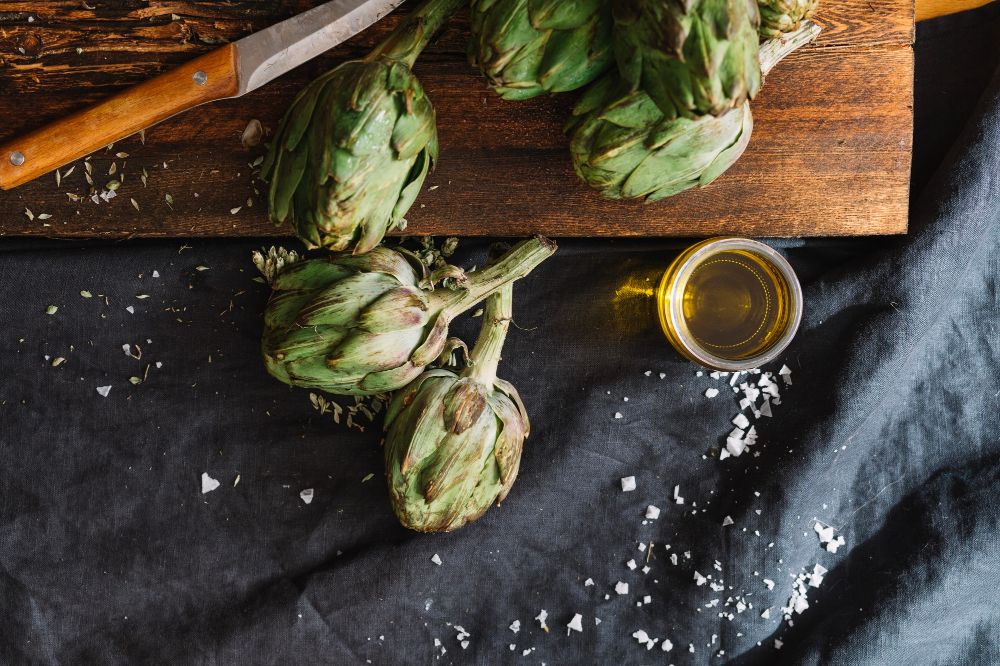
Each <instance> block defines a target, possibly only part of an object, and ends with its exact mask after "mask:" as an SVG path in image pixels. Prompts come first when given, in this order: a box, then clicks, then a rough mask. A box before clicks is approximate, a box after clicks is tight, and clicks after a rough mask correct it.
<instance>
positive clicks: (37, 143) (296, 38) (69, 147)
mask: <svg viewBox="0 0 1000 666" xmlns="http://www.w3.org/2000/svg"><path fill="white" fill-rule="evenodd" d="M403 1H404V0H330V1H329V2H327V3H325V4H322V5H319V6H317V7H314V8H313V9H310V10H308V11H306V12H304V13H302V14H299V15H297V16H293V17H292V18H290V19H287V20H285V21H282V22H281V23H277V24H275V25H273V26H271V27H270V28H266V29H265V30H261V31H260V32H256V33H254V34H252V35H249V36H247V37H244V38H243V39H240V40H239V41H236V42H233V43H231V44H227V45H226V46H223V47H222V48H219V49H216V50H215V51H212V52H210V53H207V54H205V55H203V56H201V57H199V58H196V59H194V60H192V61H191V62H189V63H186V64H184V65H181V66H179V67H177V68H175V69H172V70H169V71H167V72H165V73H164V74H161V75H159V76H157V77H155V78H153V79H150V80H149V81H146V82H144V83H141V84H139V85H137V86H135V87H133V88H129V89H128V90H125V91H123V92H121V93H119V94H118V95H115V96H114V97H111V98H109V99H107V100H104V101H102V102H100V103H98V104H97V105H95V106H92V107H90V108H88V109H84V110H82V111H79V112H77V113H75V114H73V115H70V116H68V117H66V118H63V119H62V120H58V121H56V122H54V123H52V124H50V125H47V126H45V127H42V128H41V129H38V130H35V131H33V132H31V133H29V134H26V135H24V136H22V137H19V138H16V139H13V140H11V141H8V142H7V143H5V144H3V145H2V146H0V189H3V190H9V189H12V188H14V187H17V186H18V185H22V184H24V183H26V182H28V181H31V180H34V179H35V178H38V177H39V176H42V175H44V174H46V173H48V172H50V171H52V170H53V169H57V168H59V167H62V166H64V165H66V164H68V163H70V162H72V161H74V160H77V159H80V158H81V157H84V156H86V155H88V154H90V153H92V152H93V151H95V150H97V149H99V148H103V147H104V146H107V145H108V144H111V143H114V142H115V141H118V140H120V139H123V138H125V137H127V136H130V135H132V134H135V133H136V132H138V131H140V130H143V129H146V128H148V127H151V126H153V125H155V124H157V123H159V122H162V121H164V120H166V119H167V118H170V117H172V116H174V115H177V114H178V113H182V112H184V111H187V110H189V109H192V108H194V107H196V106H200V105H202V104H206V103H208V102H214V101H217V100H221V99H228V98H232V97H240V96H242V95H245V94H247V93H249V92H252V91H254V90H256V89H258V88H260V87H261V86H263V85H265V84H266V83H268V82H270V81H273V80H274V79H276V78H277V77H279V76H281V75H282V74H284V73H286V72H288V71H289V70H291V69H294V68H295V67H298V66H299V65H301V64H303V63H305V62H307V61H309V60H312V59H313V58H315V57H316V56H318V55H320V54H321V53H323V52H324V51H327V50H329V49H331V48H333V47H334V46H337V45H338V44H340V43H342V42H344V41H346V40H348V39H350V38H351V37H353V36H354V35H356V34H358V33H359V32H362V31H363V30H365V29H366V28H368V27H369V26H371V25H372V24H374V23H376V22H377V21H379V20H380V19H382V18H383V17H385V16H386V15H387V14H389V13H390V12H392V11H393V10H394V9H396V8H397V7H398V6H399V5H401V4H403Z"/></svg>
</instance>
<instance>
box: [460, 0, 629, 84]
mask: <svg viewBox="0 0 1000 666" xmlns="http://www.w3.org/2000/svg"><path fill="white" fill-rule="evenodd" d="M469 61H470V62H471V63H472V64H473V65H474V66H476V67H479V69H480V71H482V73H483V75H484V76H485V77H486V78H487V79H488V80H489V82H490V85H492V86H493V88H494V89H495V90H496V91H497V92H498V93H499V94H500V96H501V97H503V98H504V99H510V100H521V99H528V98H530V97H535V96H537V95H541V94H542V93H546V92H548V93H558V92H567V91H570V90H576V89H577V88H582V87H583V86H585V85H587V84H588V83H590V82H591V81H593V80H594V79H596V78H597V77H598V76H600V74H601V73H602V72H604V71H605V70H606V69H608V67H610V66H611V64H612V63H613V62H614V56H613V53H612V48H611V0H573V1H571V2H567V1H566V0H472V39H471V41H470V42H469Z"/></svg>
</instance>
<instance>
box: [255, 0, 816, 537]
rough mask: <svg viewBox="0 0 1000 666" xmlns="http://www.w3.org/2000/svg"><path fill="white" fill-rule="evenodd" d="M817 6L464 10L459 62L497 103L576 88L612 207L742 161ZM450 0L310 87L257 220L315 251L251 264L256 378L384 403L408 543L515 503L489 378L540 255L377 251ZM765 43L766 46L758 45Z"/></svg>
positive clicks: (589, 152) (520, 422) (511, 432)
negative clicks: (264, 279) (259, 275)
mask: <svg viewBox="0 0 1000 666" xmlns="http://www.w3.org/2000/svg"><path fill="white" fill-rule="evenodd" d="M817 1H818V0H572V1H569V0H469V3H470V11H471V26H472V37H471V39H470V42H469V49H468V51H469V61H470V63H472V64H473V65H474V66H476V67H478V68H479V70H480V71H481V72H482V74H483V75H484V76H485V77H486V79H487V81H488V82H489V84H490V86H491V87H492V88H493V89H494V90H495V91H496V92H497V93H498V94H499V95H500V96H501V97H503V98H504V99H509V100H524V99H528V98H531V97H535V96H538V95H541V94H546V93H563V92H570V91H574V90H582V94H581V96H580V99H579V102H578V103H577V105H576V107H575V108H574V111H573V117H572V119H571V120H570V122H569V123H568V125H567V128H566V129H567V133H568V134H569V136H570V149H571V151H570V152H571V155H572V158H573V164H574V166H575V168H576V171H577V172H578V173H579V175H580V176H581V178H582V179H583V180H584V181H585V182H586V183H588V184H589V185H590V186H592V187H593V188H595V189H597V190H598V191H600V192H601V193H602V194H604V195H605V196H607V197H610V198H642V199H646V200H657V199H662V198H664V197H669V196H672V195H674V194H677V193H678V192H681V191H683V190H686V189H688V188H691V187H696V186H704V185H707V184H708V183H710V182H712V181H713V180H714V179H715V178H717V177H718V176H719V175H721V174H722V173H724V172H725V171H726V170H727V169H728V168H729V167H730V166H731V165H732V164H733V163H734V162H735V161H736V160H737V159H739V157H740V156H741V155H742V153H743V151H744V150H745V148H746V146H747V143H748V142H749V140H750V135H751V132H752V129H753V116H752V114H751V112H750V106H749V101H750V100H751V99H753V97H754V95H756V94H757V91H758V90H759V89H760V86H761V83H762V79H763V76H764V75H765V74H766V73H767V72H768V71H769V70H770V69H771V68H772V67H773V66H774V65H775V64H776V63H777V62H778V61H779V60H781V58H783V57H784V56H785V55H787V54H788V53H790V52H791V51H792V50H794V49H795V48H798V47H799V46H801V45H802V44H805V43H807V42H809V41H811V40H812V39H813V38H815V36H816V34H817V33H818V32H819V28H818V27H817V26H815V25H814V24H812V23H810V22H809V21H808V20H807V19H808V18H809V16H810V15H811V14H812V12H813V11H814V10H815V8H816V3H817ZM465 4H467V3H466V0H424V2H423V3H422V4H420V5H419V6H418V7H417V8H416V9H415V10H414V11H412V12H410V13H409V14H407V16H406V17H405V18H404V19H403V20H402V22H401V23H400V24H399V26H398V27H397V28H396V29H395V30H394V31H393V33H392V34H391V35H390V36H389V37H388V38H387V39H386V40H385V41H384V42H383V43H382V44H381V45H379V46H378V47H377V48H375V50H374V51H372V53H371V54H369V55H368V56H367V57H365V58H363V59H361V60H356V61H351V62H346V63H343V64H341V65H340V66H338V67H336V68H335V69H333V70H332V71H330V72H328V73H326V74H324V75H323V76H321V77H319V78H318V79H316V80H315V81H313V82H312V83H311V84H309V85H308V86H307V87H306V88H305V89H304V90H303V91H302V92H301V93H300V94H299V95H298V96H297V97H296V98H295V100H294V101H293V102H292V104H291V107H290V108H289V110H288V112H287V113H286V114H285V117H284V118H283V119H282V121H281V125H280V126H279V128H278V131H277V133H276V136H275V138H274V141H273V142H272V144H271V146H270V151H269V153H268V156H267V158H266V160H265V162H264V166H263V169H262V171H263V175H264V178H265V179H267V180H268V181H269V183H270V189H269V193H268V195H269V196H268V200H269V213H270V216H271V218H272V219H273V220H274V221H275V222H276V223H278V224H290V225H291V227H292V228H293V229H294V231H295V233H296V235H297V236H298V237H299V238H300V239H301V240H302V242H303V243H305V245H306V246H307V248H309V249H311V250H312V249H325V250H328V251H331V253H328V254H327V255H326V256H323V257H319V258H313V259H308V260H304V261H296V259H297V257H293V256H291V255H287V256H282V257H280V258H276V259H275V260H274V261H271V262H267V261H264V260H263V259H262V265H265V268H267V271H266V272H267V273H268V277H269V279H270V281H271V283H272V287H273V293H272V296H271V299H270V301H269V303H268V306H267V311H266V313H265V320H264V328H265V331H264V337H263V344H262V349H263V356H264V362H265V365H266V367H267V370H268V371H269V372H270V373H271V374H272V375H273V376H274V377H276V378H277V379H279V380H281V381H283V382H285V383H287V384H290V385H292V386H299V387H307V388H311V389H318V390H322V391H326V392H328V393H332V394H334V395H354V396H370V395H391V396H392V398H391V402H390V405H389V408H388V409H387V414H386V430H387V434H386V440H385V462H386V477H387V481H388V485H389V490H390V495H391V498H392V503H393V508H394V510H395V512H396V515H397V516H398V518H399V520H400V522H402V523H403V525H405V526H407V527H409V528H412V529H415V530H420V531H448V530H453V529H456V528H458V527H461V526H462V525H465V524H466V523H468V522H470V521H472V520H475V519H477V518H478V517H479V516H481V515H483V513H484V512H485V511H486V510H487V509H488V507H489V506H490V505H491V504H493V503H494V502H499V501H502V500H503V499H504V498H505V497H506V496H507V493H508V492H509V491H510V488H511V485H512V484H513V482H514V479H515V478H516V477H517V471H518V467H519V464H520V458H521V451H522V447H523V443H524V440H525V438H526V437H527V436H528V431H529V425H528V417H527V414H526V412H525V409H524V405H523V404H522V403H521V399H520V398H519V396H518V394H517V391H516V390H515V389H514V387H513V386H511V385H510V384H508V383H507V382H504V381H502V380H500V379H498V378H497V374H496V373H497V363H498V362H499V359H500V353H501V350H502V347H503V343H504V339H505V337H506V335H507V329H508V327H509V322H510V319H511V308H512V306H511V300H512V288H511V283H512V282H513V281H514V280H517V279H519V278H522V277H524V276H525V275H527V274H528V273H529V272H530V271H531V270H532V269H533V268H535V267H536V266H537V265H538V264H539V263H541V262H542V261H544V260H545V259H546V258H547V257H548V256H550V255H551V254H552V253H553V252H554V251H555V244H554V243H552V242H551V241H548V240H547V239H544V238H541V237H536V238H532V239H530V240H527V241H524V242H522V243H520V244H518V245H517V246H515V247H514V248H512V249H511V250H510V251H509V252H508V253H507V254H505V255H504V256H503V257H500V258H499V259H497V260H496V261H495V262H493V263H492V264H490V265H489V266H487V267H486V268H484V269H482V270H480V271H475V272H471V273H468V274H466V273H465V272H463V271H462V270H460V269H458V268H455V267H452V266H448V265H446V264H445V265H437V266H433V267H431V266H428V265H427V264H426V263H425V262H424V261H423V260H422V259H421V258H420V257H418V256H417V255H414V254H412V253H408V252H406V251H404V250H401V249H399V248H397V249H390V248H388V247H385V246H383V245H382V243H383V240H384V237H385V236H386V234H387V233H389V232H390V231H392V230H394V229H397V228H400V227H402V226H403V224H404V223H405V215H406V214H407V212H408V210H409V209H410V207H411V206H412V205H413V203H414V201H415V200H416V198H417V195H418V194H419V193H420V189H421V187H422V186H423V183H424V180H425V178H426V177H427V174H428V173H429V172H430V170H431V169H432V168H433V166H434V163H435V161H436V160H437V157H438V135H437V124H436V118H435V112H434V107H433V105H432V104H431V101H430V100H429V99H428V97H427V94H426V92H425V91H424V89H423V87H422V86H421V85H420V81H419V80H418V79H417V78H416V76H415V75H414V74H413V70H412V68H413V65H414V63H415V62H416V60H417V58H418V57H419V55H420V54H421V52H422V51H423V50H424V48H425V47H426V46H427V45H428V44H429V43H430V41H431V39H432V38H433V37H434V35H435V34H436V33H437V32H438V31H439V30H440V29H441V27H442V26H443V25H444V24H445V23H446V22H447V20H448V19H449V18H450V17H451V15H452V14H454V13H455V12H456V11H457V10H458V9H459V8H461V7H462V6H464V5H465ZM761 39H765V40H768V41H765V42H763V44H761V43H760V40H761ZM484 300H487V302H488V305H487V308H486V313H485V317H484V320H483V327H482V333H481V335H480V337H479V340H478V341H477V343H476V345H475V347H474V348H473V350H472V352H471V355H469V357H468V359H467V364H466V367H465V369H464V370H463V371H462V372H461V373H460V374H456V373H454V372H452V371H450V370H446V369H443V368H441V367H433V364H434V363H435V362H436V361H439V360H440V359H443V358H444V357H448V356H450V354H451V352H452V351H453V350H454V349H455V348H456V347H458V346H460V345H461V346H464V345H462V343H461V342H460V341H456V340H455V339H453V338H449V337H448V328H449V325H450V323H451V321H452V320H453V319H454V318H455V317H456V316H458V315H460V314H461V313H463V312H466V311H467V310H469V309H470V308H472V307H473V306H475V305H476V304H477V303H480V302H482V301H484Z"/></svg>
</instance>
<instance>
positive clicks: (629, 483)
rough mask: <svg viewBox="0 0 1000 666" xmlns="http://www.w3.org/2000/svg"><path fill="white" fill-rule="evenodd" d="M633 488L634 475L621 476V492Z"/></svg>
mask: <svg viewBox="0 0 1000 666" xmlns="http://www.w3.org/2000/svg"><path fill="white" fill-rule="evenodd" d="M635 488H636V486H635V477H634V476H625V477H622V492H623V493H630V492H632V491H633V490H635Z"/></svg>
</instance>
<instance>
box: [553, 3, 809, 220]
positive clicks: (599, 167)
mask: <svg viewBox="0 0 1000 666" xmlns="http://www.w3.org/2000/svg"><path fill="white" fill-rule="evenodd" d="M819 32H820V28H819V26H817V25H816V24H814V23H807V24H806V25H804V26H803V27H801V28H800V29H799V30H798V31H796V32H795V33H792V34H790V35H788V36H787V37H786V38H784V39H778V40H771V41H768V42H765V43H763V44H762V45H760V59H761V63H762V69H763V72H764V74H766V73H768V72H770V71H771V69H772V68H773V67H774V66H775V65H776V64H777V63H778V62H779V61H780V60H781V59H782V58H784V57H785V56H786V55H788V54H789V53H791V52H792V51H794V50H795V49H797V48H799V47H800V46H802V45H804V44H806V43H808V42H810V41H812V40H813V39H815V38H816V35H818V34H819ZM573 113H574V117H573V119H572V120H571V121H570V123H569V125H568V127H567V131H568V133H569V135H570V152H571V154H572V157H573V166H574V168H575V169H576V172H577V173H578V174H579V175H580V178H582V179H583V180H584V181H585V182H586V183H587V184H588V185H590V186H591V187H593V188H594V189H596V190H598V191H599V192H601V194H603V195H604V196H605V197H608V198H610V199H631V198H642V199H646V200H648V201H656V200H659V199H663V198H665V197H669V196H672V195H674V194H677V193H679V192H683V191H684V190H687V189H689V188H692V187H704V186H706V185H708V184H709V183H711V182H712V181H714V180H715V179H716V178H718V177H719V176H720V175H722V174H723V173H725V172H726V170H728V169H729V167H731V166H732V165H733V164H734V163H735V162H736V160H738V159H739V158H740V156H742V155H743V152H744V150H746V147H747V144H748V143H749V141H750V136H751V133H752V132H753V115H752V114H751V113H750V104H749V103H748V102H744V103H743V106H741V107H740V108H738V109H733V110H731V111H730V112H729V113H726V114H724V115H722V116H713V115H710V114H706V115H703V116H700V117H697V118H687V117H683V116H682V117H677V118H671V117H668V116H665V115H664V114H663V112H662V111H661V110H660V109H659V107H657V106H656V104H655V103H654V102H653V100H652V99H651V98H650V97H649V95H647V94H645V93H644V92H643V91H642V90H633V89H631V88H630V87H629V86H628V85H627V84H625V83H624V82H622V81H620V80H619V79H618V77H617V76H614V75H608V76H605V77H604V78H602V79H601V80H600V81H598V82H597V83H595V84H594V85H593V86H592V87H591V88H590V89H588V90H587V92H586V93H585V94H584V95H583V97H581V99H580V101H579V103H578V104H577V106H576V108H575V109H574V111H573Z"/></svg>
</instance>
